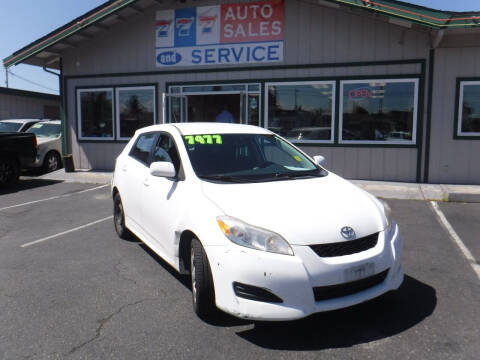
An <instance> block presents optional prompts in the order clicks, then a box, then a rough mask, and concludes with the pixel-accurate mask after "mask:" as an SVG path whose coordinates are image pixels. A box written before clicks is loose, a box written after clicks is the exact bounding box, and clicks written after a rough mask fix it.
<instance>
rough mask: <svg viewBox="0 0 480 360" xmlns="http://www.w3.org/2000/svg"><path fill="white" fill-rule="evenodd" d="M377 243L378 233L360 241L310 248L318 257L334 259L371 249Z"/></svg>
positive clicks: (312, 246)
mask: <svg viewBox="0 0 480 360" xmlns="http://www.w3.org/2000/svg"><path fill="white" fill-rule="evenodd" d="M377 242H378V233H376V234H372V235H368V236H365V237H363V238H360V239H355V240H350V241H342V242H336V243H328V244H319V245H311V246H310V247H311V248H312V250H313V251H315V253H316V254H317V255H318V256H320V257H334V256H345V255H351V254H356V253H359V252H362V251H365V250H368V249H371V248H373V247H375V245H377Z"/></svg>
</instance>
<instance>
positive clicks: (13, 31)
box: [0, 0, 480, 94]
mask: <svg viewBox="0 0 480 360" xmlns="http://www.w3.org/2000/svg"><path fill="white" fill-rule="evenodd" d="M104 2H105V0H15V1H9V0H0V59H1V60H3V59H4V58H6V57H7V56H9V55H11V54H12V53H13V52H15V51H17V50H19V49H20V48H22V47H24V46H25V45H28V44H30V43H31V42H33V41H35V40H37V39H39V38H40V37H42V36H44V35H46V34H47V33H49V32H51V31H53V30H55V29H56V28H58V27H60V26H62V25H64V24H66V23H67V22H69V21H71V20H73V19H74V18H76V17H78V16H80V15H82V14H84V13H86V12H87V11H89V10H91V9H93V8H94V7H96V6H98V5H101V4H102V3H104ZM238 2H241V0H238ZM409 2H410V3H412V4H417V5H422V6H427V7H431V8H435V9H441V10H451V11H480V0H410V1H409ZM9 71H10V72H11V73H12V74H10V75H9V76H8V82H9V87H11V88H15V89H23V90H30V91H39V92H46V93H52V94H58V77H57V76H55V75H51V74H48V73H46V72H45V71H43V69H42V68H41V67H37V66H30V65H17V66H13V67H10V68H9ZM15 75H17V76H20V77H21V78H23V79H21V78H19V77H17V76H15ZM25 79H26V80H25ZM27 80H28V81H27ZM0 86H5V69H4V68H3V63H2V65H1V66H0Z"/></svg>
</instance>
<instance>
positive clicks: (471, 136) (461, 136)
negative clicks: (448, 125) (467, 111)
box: [453, 78, 480, 140]
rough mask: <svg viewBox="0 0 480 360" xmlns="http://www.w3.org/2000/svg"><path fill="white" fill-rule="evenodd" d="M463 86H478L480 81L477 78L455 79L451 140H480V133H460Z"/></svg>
mask: <svg viewBox="0 0 480 360" xmlns="http://www.w3.org/2000/svg"><path fill="white" fill-rule="evenodd" d="M465 85H479V86H480V79H479V78H475V79H466V78H457V90H456V99H455V122H454V127H453V138H454V139H456V140H480V131H475V132H462V116H463V89H464V87H465Z"/></svg>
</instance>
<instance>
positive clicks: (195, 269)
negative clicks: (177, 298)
mask: <svg viewBox="0 0 480 360" xmlns="http://www.w3.org/2000/svg"><path fill="white" fill-rule="evenodd" d="M190 272H191V277H192V300H193V310H194V311H195V313H196V314H197V315H198V316H199V317H200V318H202V319H206V318H209V317H211V316H212V315H213V314H214V313H215V311H216V307H215V290H214V286H213V278H212V272H211V270H210V264H209V262H208V259H207V254H206V253H205V250H204V249H203V246H202V244H201V243H200V241H198V240H197V239H193V240H192V243H191V251H190Z"/></svg>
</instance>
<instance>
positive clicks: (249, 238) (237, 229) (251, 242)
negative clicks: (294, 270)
mask: <svg viewBox="0 0 480 360" xmlns="http://www.w3.org/2000/svg"><path fill="white" fill-rule="evenodd" d="M217 223H218V226H220V229H221V230H222V232H223V233H224V234H225V236H226V237H227V238H228V239H229V240H230V241H232V242H234V243H235V244H237V245H241V246H246V247H249V248H252V249H256V250H262V251H268V252H272V253H277V254H284V255H293V250H292V248H291V246H290V244H289V243H288V242H287V240H285V239H284V238H283V237H281V236H280V235H278V234H276V233H274V232H272V231H268V230H265V229H261V228H258V227H256V226H253V225H249V224H247V223H244V222H243V221H241V220H238V219H235V218H232V217H230V216H218V217H217Z"/></svg>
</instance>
